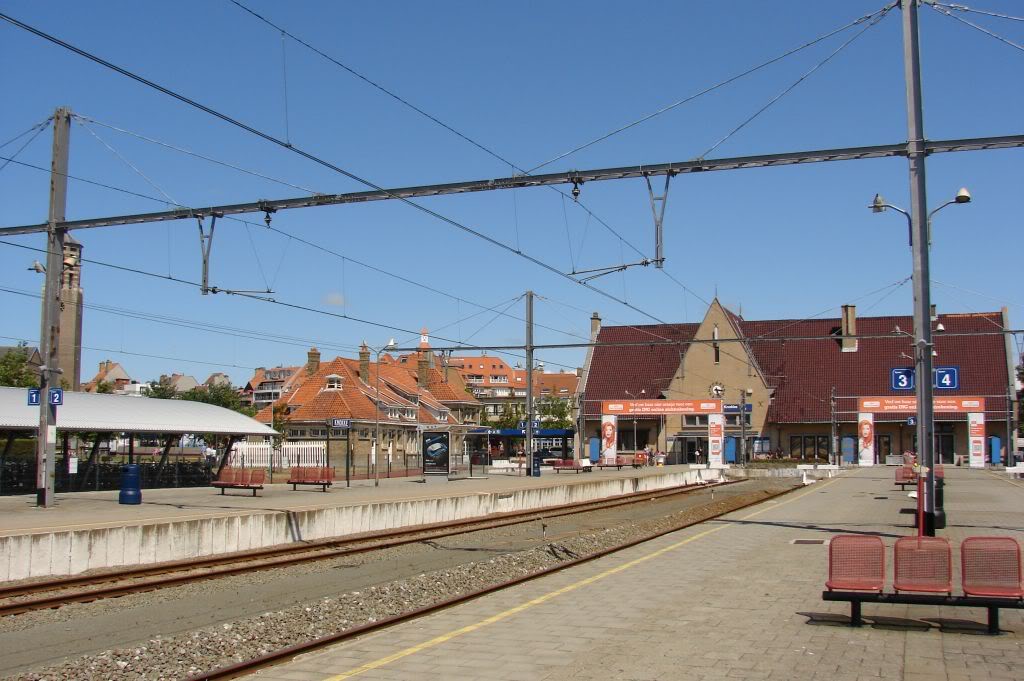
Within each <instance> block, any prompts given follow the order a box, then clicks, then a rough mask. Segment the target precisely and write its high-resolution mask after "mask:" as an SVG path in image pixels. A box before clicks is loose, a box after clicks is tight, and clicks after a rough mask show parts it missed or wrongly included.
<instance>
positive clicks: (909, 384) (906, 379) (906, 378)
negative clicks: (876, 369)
mask: <svg viewBox="0 0 1024 681" xmlns="http://www.w3.org/2000/svg"><path fill="white" fill-rule="evenodd" d="M890 379H891V383H890V385H891V386H892V389H893V390H913V389H914V370H913V369H911V368H905V369H893V370H892V373H891V375H890Z"/></svg>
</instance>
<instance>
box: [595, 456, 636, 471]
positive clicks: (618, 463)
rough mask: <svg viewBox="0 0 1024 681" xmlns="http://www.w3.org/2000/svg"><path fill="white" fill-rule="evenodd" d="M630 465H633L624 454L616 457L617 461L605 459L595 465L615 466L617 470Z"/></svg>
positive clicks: (603, 466) (598, 466)
mask: <svg viewBox="0 0 1024 681" xmlns="http://www.w3.org/2000/svg"><path fill="white" fill-rule="evenodd" d="M629 465H631V463H630V462H629V461H626V457H624V456H617V457H615V463H606V462H605V461H604V460H602V461H600V462H599V463H596V464H594V466H595V467H597V468H615V469H616V470H620V471H621V470H622V467H623V466H629Z"/></svg>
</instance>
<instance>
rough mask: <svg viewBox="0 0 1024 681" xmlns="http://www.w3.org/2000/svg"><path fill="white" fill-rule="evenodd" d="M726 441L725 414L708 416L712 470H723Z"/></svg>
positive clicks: (709, 457)
mask: <svg viewBox="0 0 1024 681" xmlns="http://www.w3.org/2000/svg"><path fill="white" fill-rule="evenodd" d="M724 440H725V414H722V413H718V414H708V464H709V465H710V466H711V468H721V467H722V466H723V465H724V463H725V461H724V460H723V458H722V444H723V441H724Z"/></svg>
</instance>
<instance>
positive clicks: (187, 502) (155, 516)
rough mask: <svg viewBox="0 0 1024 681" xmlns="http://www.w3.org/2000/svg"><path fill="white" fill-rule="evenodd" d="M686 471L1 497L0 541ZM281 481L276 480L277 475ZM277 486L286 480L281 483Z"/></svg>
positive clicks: (669, 469)
mask: <svg viewBox="0 0 1024 681" xmlns="http://www.w3.org/2000/svg"><path fill="white" fill-rule="evenodd" d="M687 470H689V466H664V467H660V468H643V469H639V470H634V469H632V468H629V469H624V470H621V471H620V470H614V469H599V470H597V471H594V472H593V473H589V474H579V475H557V474H555V473H554V472H548V471H545V472H544V473H543V474H542V475H541V477H539V478H533V477H526V476H523V475H517V474H515V473H491V474H489V475H488V476H487V478H486V479H483V478H471V479H470V478H465V479H457V480H451V481H445V480H444V479H443V478H442V479H437V478H433V477H432V478H429V479H428V481H427V482H426V483H423V482H421V478H381V479H380V486H375V485H374V481H373V480H354V481H352V483H351V486H350V487H346V486H345V480H344V479H342V480H336V481H335V483H334V485H333V486H332V487H331V488H330V489H329V490H328V491H327V492H326V493H325V492H321V491H320V488H319V487H309V486H301V485H300V486H299V488H298V490H292V487H291V485H287V484H283V482H282V483H275V484H268V485H266V486H265V487H264V489H262V490H260V491H258V492H257V495H258V496H256V497H253V496H252V492H250V491H248V490H241V489H235V490H227V493H226V494H223V495H222V494H221V493H220V491H219V490H217V489H214V488H212V487H179V488H174V489H144V490H143V491H142V503H141V504H138V505H135V506H132V505H122V504H119V503H118V492H116V491H105V492H74V493H62V494H58V495H56V500H57V504H56V505H55V506H54V507H53V508H48V509H42V508H38V507H37V506H36V499H35V496H26V495H22V496H10V497H0V536H5V535H11V534H26V533H30V532H43V531H48V530H69V529H92V528H98V527H112V526H127V525H142V524H148V523H156V522H167V521H180V520H191V519H198V518H211V517H223V516H231V515H244V514H250V513H254V512H257V513H258V512H262V511H268V512H280V511H293V512H300V511H312V510H317V509H324V508H332V507H339V506H352V505H362V504H367V503H373V502H379V501H415V500H419V499H435V498H440V497H456V496H463V495H470V494H487V493H491V492H504V491H511V490H522V489H538V488H545V487H556V486H565V485H578V484H586V483H590V482H593V481H594V480H597V479H620V478H637V477H648V476H659V475H664V474H666V473H670V472H677V471H687ZM279 478H280V476H279ZM280 479H281V480H286V479H287V474H285V477H283V478H280Z"/></svg>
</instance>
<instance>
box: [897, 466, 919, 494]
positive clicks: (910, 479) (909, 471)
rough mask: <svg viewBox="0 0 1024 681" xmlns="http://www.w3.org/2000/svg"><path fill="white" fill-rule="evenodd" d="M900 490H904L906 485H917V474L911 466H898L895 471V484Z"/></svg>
mask: <svg viewBox="0 0 1024 681" xmlns="http://www.w3.org/2000/svg"><path fill="white" fill-rule="evenodd" d="M894 484H897V485H899V486H900V489H906V488H907V485H917V473H916V472H915V471H914V469H913V467H912V466H900V467H899V468H897V469H896V479H895V483H894Z"/></svg>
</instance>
